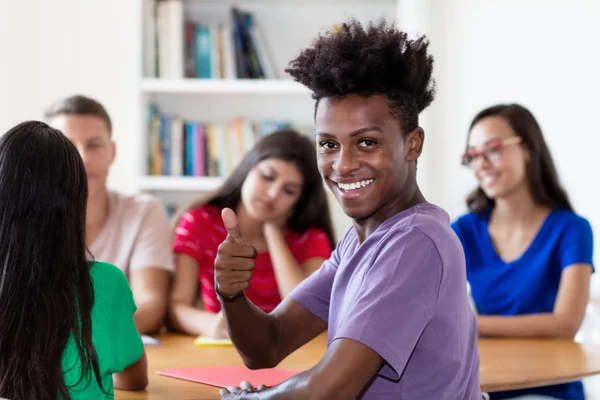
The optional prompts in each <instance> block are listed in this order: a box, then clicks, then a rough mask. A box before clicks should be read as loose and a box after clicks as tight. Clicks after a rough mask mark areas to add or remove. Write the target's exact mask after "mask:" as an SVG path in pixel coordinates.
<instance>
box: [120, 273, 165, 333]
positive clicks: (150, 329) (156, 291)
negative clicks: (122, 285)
mask: <svg viewBox="0 0 600 400" xmlns="http://www.w3.org/2000/svg"><path fill="white" fill-rule="evenodd" d="M129 281H130V285H131V291H132V292H133V297H134V299H135V302H136V304H137V307H138V309H137V311H136V312H135V314H134V315H133V318H134V321H135V326H136V327H137V330H138V332H139V333H140V334H150V333H155V332H156V331H158V330H159V329H160V327H161V326H162V325H163V323H164V321H165V316H166V313H167V303H168V291H169V272H167V271H165V270H164V269H162V268H160V267H147V268H141V269H135V270H133V271H131V276H130V279H129Z"/></svg>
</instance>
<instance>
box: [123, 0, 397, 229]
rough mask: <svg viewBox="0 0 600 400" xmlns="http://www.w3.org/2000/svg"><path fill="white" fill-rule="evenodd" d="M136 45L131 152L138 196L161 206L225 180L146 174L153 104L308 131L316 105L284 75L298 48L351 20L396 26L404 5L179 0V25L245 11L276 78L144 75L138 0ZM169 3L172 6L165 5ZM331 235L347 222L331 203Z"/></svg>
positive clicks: (198, 115) (369, 0)
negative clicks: (284, 124)
mask: <svg viewBox="0 0 600 400" xmlns="http://www.w3.org/2000/svg"><path fill="white" fill-rule="evenodd" d="M136 1H137V2H138V10H139V19H138V21H137V23H138V26H139V29H138V32H139V34H138V37H137V40H136V41H137V43H138V44H139V47H138V48H139V52H138V54H139V64H138V66H137V70H138V71H139V81H138V93H137V96H136V98H135V102H136V105H137V109H138V110H139V113H138V115H137V118H136V120H137V123H136V128H135V132H134V134H135V135H136V136H135V142H136V144H137V146H136V148H137V154H131V155H130V156H131V157H132V158H133V159H135V160H137V173H136V175H137V176H138V179H137V187H136V188H135V190H136V191H143V192H149V193H152V194H154V195H156V196H158V197H159V198H161V199H162V200H163V201H164V202H165V203H167V202H168V203H173V202H174V203H178V204H184V203H185V202H186V201H188V200H189V199H190V198H192V197H195V196H196V195H198V194H204V193H206V192H211V191H214V190H215V189H217V188H218V187H219V186H220V185H221V184H222V182H223V181H224V178H223V177H189V176H151V175H149V161H148V160H149V155H148V148H149V146H148V129H147V121H146V116H147V115H146V112H147V107H148V105H149V104H150V103H152V104H156V105H157V106H158V107H159V108H160V109H161V111H163V112H165V113H167V114H171V115H178V116H180V117H181V118H183V119H184V120H196V121H213V122H229V121H231V120H233V119H234V118H236V117H243V118H247V119H249V120H256V121H259V120H263V119H273V120H286V121H290V122H291V123H292V124H293V125H294V127H295V128H299V129H303V131H311V132H312V127H313V111H314V101H313V99H312V98H311V94H310V92H309V91H308V90H307V89H306V88H305V87H304V86H302V85H300V84H298V83H296V82H293V81H292V80H291V79H290V77H289V76H287V74H285V72H284V70H285V68H286V67H287V65H288V63H289V61H290V60H292V59H293V58H295V57H296V56H297V55H298V53H299V52H300V50H301V49H303V48H305V47H306V46H308V45H309V44H310V42H311V40H313V39H314V38H315V37H316V35H317V34H318V33H319V32H323V31H324V30H326V29H327V28H329V27H330V26H331V25H333V24H337V23H340V22H343V21H344V20H346V19H347V18H348V17H354V18H356V19H358V20H359V21H361V22H363V23H364V22H366V21H370V20H378V19H380V18H382V17H384V18H386V19H388V20H390V21H392V20H394V21H395V20H397V15H398V7H399V4H400V1H402V0H352V1H348V0H344V1H341V0H320V1H306V0H303V1H299V0H277V1H275V0H250V1H239V2H238V1H235V2H234V1H228V0H212V1H206V0H184V1H183V2H182V5H183V10H184V19H185V20H189V21H193V22H196V23H201V24H209V23H225V22H227V21H229V17H230V16H229V11H230V9H231V7H232V6H236V7H238V8H240V9H242V10H244V11H248V12H251V13H252V14H253V16H254V23H255V24H256V26H257V27H258V29H260V31H261V35H262V37H263V40H264V41H265V42H266V45H267V47H268V52H269V57H270V59H271V61H272V64H273V66H274V69H275V72H276V78H277V79H197V78H182V79H165V78H156V77H148V76H145V75H144V71H145V70H146V68H145V66H144V63H145V53H144V48H145V47H144V39H145V37H146V36H144V35H145V32H144V30H145V27H146V26H147V20H146V18H147V17H148V15H147V14H146V13H145V12H144V2H148V1H152V0H136ZM168 1H174V0H168ZM330 204H331V207H332V213H333V217H334V222H335V227H336V234H337V236H338V238H339V237H341V236H342V233H343V232H344V231H345V230H346V229H347V228H348V227H349V219H347V217H346V216H345V215H344V214H343V212H341V210H340V209H339V206H338V205H337V203H336V202H335V200H334V199H333V197H330Z"/></svg>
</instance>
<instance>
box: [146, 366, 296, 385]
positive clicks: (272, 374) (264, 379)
mask: <svg viewBox="0 0 600 400" xmlns="http://www.w3.org/2000/svg"><path fill="white" fill-rule="evenodd" d="M300 372H301V371H298V370H287V369H279V368H273V369H259V370H251V369H248V368H246V367H211V368H172V369H165V370H161V371H156V373H157V374H159V375H164V376H168V377H171V378H176V379H183V380H186V381H192V382H198V383H203V384H206V385H211V386H217V387H222V388H226V387H230V386H239V385H240V383H241V382H242V381H248V382H250V383H251V384H253V385H254V386H255V387H256V386H258V385H267V386H275V385H278V384H280V383H281V382H283V381H285V380H286V379H288V378H290V377H292V376H294V375H297V374H299V373H300Z"/></svg>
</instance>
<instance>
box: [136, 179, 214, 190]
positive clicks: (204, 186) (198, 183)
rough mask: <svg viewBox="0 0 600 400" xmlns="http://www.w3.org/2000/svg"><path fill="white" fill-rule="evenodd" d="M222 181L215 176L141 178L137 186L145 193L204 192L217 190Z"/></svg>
mask: <svg viewBox="0 0 600 400" xmlns="http://www.w3.org/2000/svg"><path fill="white" fill-rule="evenodd" d="M223 181H224V179H223V178H221V177H215V176H142V177H140V178H139V183H138V184H139V188H140V189H141V190H146V191H174V192H179V191H183V192H186V191H188V192H194V191H198V192H206V191H213V190H215V189H217V188H218V187H219V186H220V185H221V184H222V183H223Z"/></svg>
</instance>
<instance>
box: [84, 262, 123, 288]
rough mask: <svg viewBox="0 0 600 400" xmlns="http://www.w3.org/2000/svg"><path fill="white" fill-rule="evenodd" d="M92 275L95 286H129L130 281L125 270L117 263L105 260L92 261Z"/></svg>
mask: <svg viewBox="0 0 600 400" xmlns="http://www.w3.org/2000/svg"><path fill="white" fill-rule="evenodd" d="M90 276H91V277H92V280H93V282H94V287H97V286H99V285H101V286H103V287H111V288H112V287H119V286H121V285H126V286H127V287H129V282H128V281H127V277H126V276H125V274H124V273H123V271H121V270H120V269H119V268H118V267H117V266H116V265H114V264H111V263H107V262H104V261H93V262H92V263H91V265H90Z"/></svg>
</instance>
